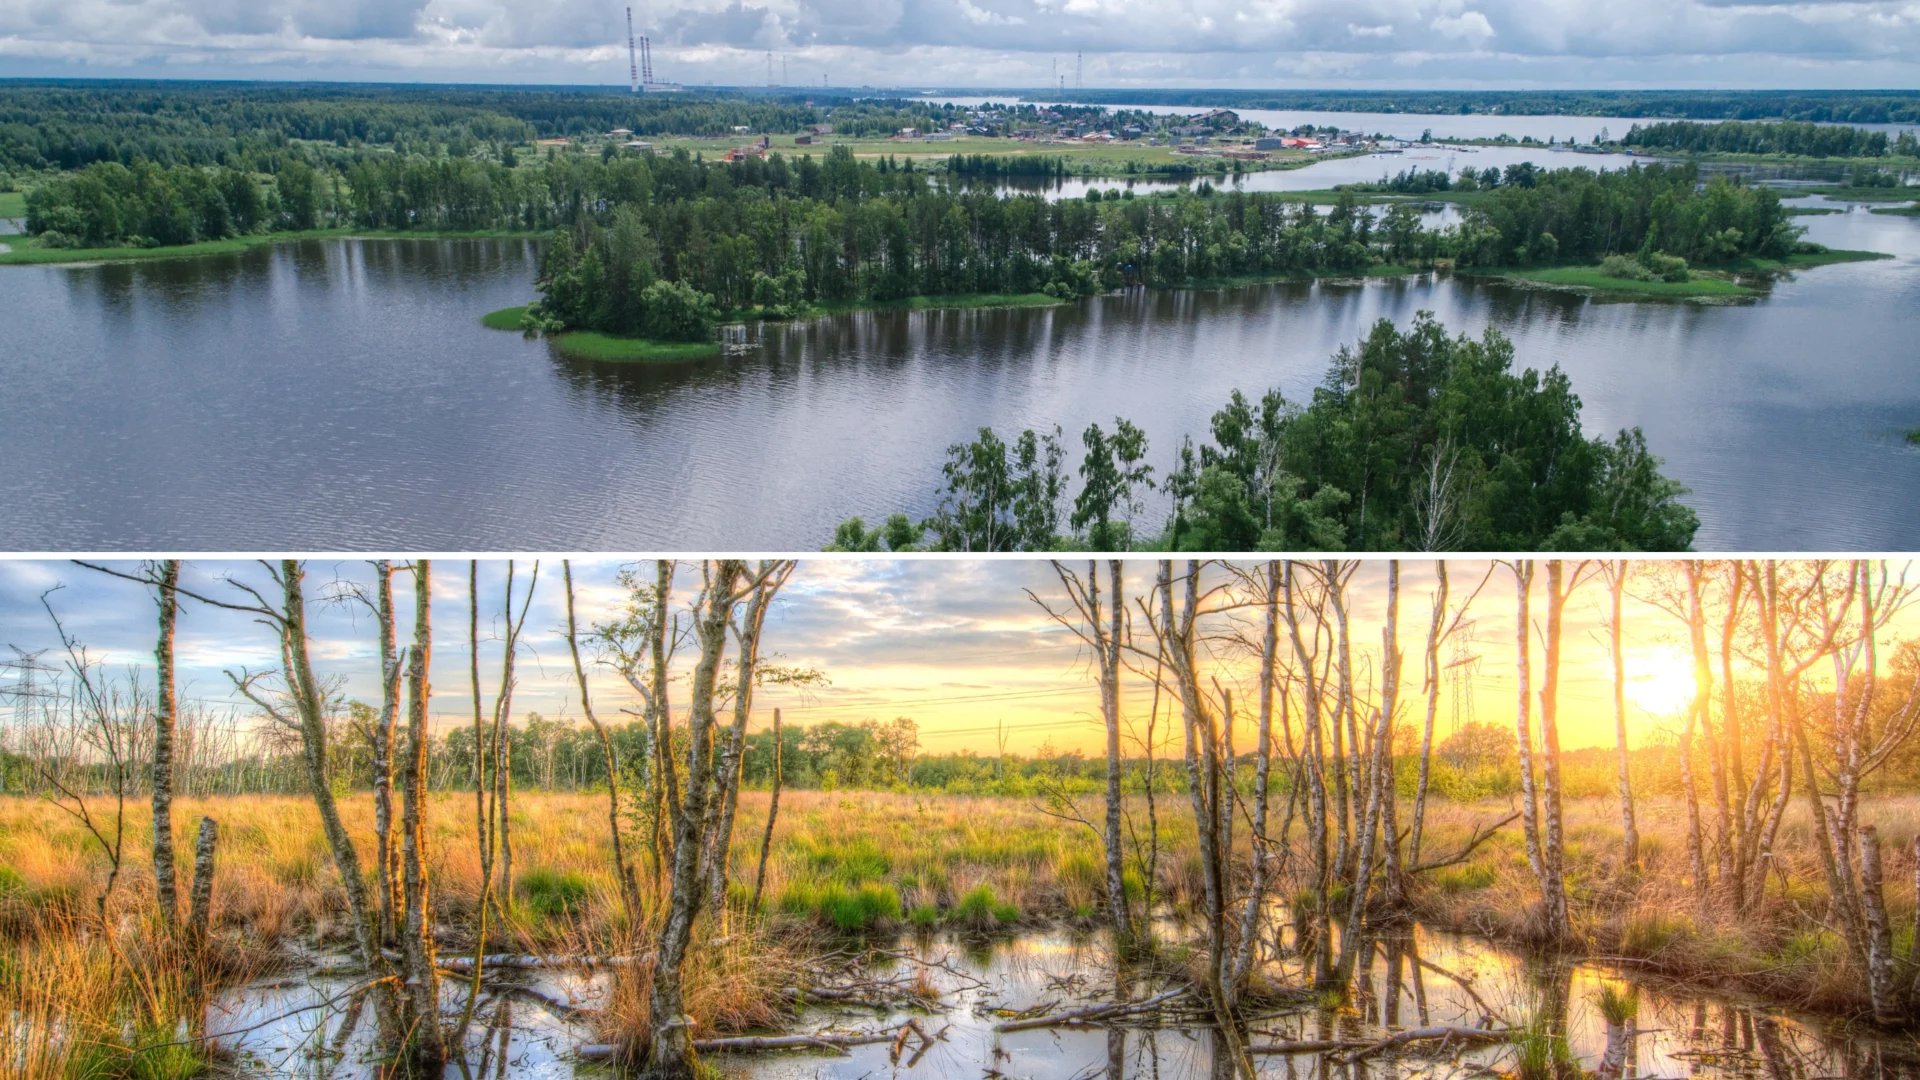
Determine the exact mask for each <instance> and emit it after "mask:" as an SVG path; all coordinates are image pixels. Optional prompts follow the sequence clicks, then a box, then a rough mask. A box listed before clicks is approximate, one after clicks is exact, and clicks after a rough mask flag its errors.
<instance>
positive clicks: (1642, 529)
mask: <svg viewBox="0 0 1920 1080" xmlns="http://www.w3.org/2000/svg"><path fill="white" fill-rule="evenodd" d="M1514 363H1515V357H1514V352H1513V346H1512V344H1511V342H1509V341H1508V340H1507V339H1506V338H1505V337H1504V336H1502V335H1501V334H1500V333H1499V332H1498V331H1496V330H1488V331H1487V332H1486V334H1485V336H1484V337H1482V338H1481V339H1480V340H1477V341H1476V340H1473V339H1470V338H1467V337H1465V336H1464V335H1462V336H1460V337H1454V338H1450V337H1448V335H1447V332H1446V328H1445V327H1443V326H1441V325H1440V324H1439V323H1437V322H1435V321H1434V320H1433V319H1432V317H1431V316H1430V315H1422V316H1421V317H1419V318H1418V319H1416V320H1415V321H1414V323H1413V324H1412V325H1410V326H1409V327H1407V328H1406V329H1405V330H1404V331H1403V330H1401V329H1399V328H1397V327H1395V326H1394V325H1393V324H1392V323H1390V322H1387V321H1384V320H1382V321H1381V322H1379V323H1377V324H1376V325H1375V326H1374V327H1373V328H1372V330H1371V331H1370V332H1369V333H1368V335H1367V337H1366V338H1364V339H1362V340H1361V341H1360V342H1359V343H1358V344H1357V345H1356V346H1354V347H1350V348H1343V349H1341V351H1340V352H1339V353H1338V354H1336V355H1335V356H1334V357H1333V360H1332V362H1331V364H1330V365H1329V368H1328V372H1327V378H1326V380H1325V381H1324V383H1323V384H1322V385H1321V386H1320V387H1319V388H1317V389H1315V390H1314V392H1313V397H1312V400H1311V401H1308V402H1289V401H1287V400H1286V399H1285V398H1284V397H1283V396H1282V395H1281V394H1280V393H1279V392H1278V391H1268V392H1267V393H1265V394H1264V395H1263V396H1262V397H1261V398H1259V399H1258V400H1257V401H1255V400H1250V399H1248V398H1247V397H1245V396H1243V395H1242V394H1240V393H1239V392H1237V391H1236V392H1235V393H1234V395H1233V397H1232V399H1231V400H1230V401H1229V402H1228V403H1227V404H1226V406H1225V407H1224V408H1222V409H1221V410H1220V411H1219V412H1217V413H1215V414H1214V417H1213V421H1212V424H1211V428H1210V432H1209V433H1208V434H1209V436H1210V437H1209V438H1207V439H1205V440H1204V441H1201V442H1200V443H1198V445H1196V442H1195V440H1194V439H1193V438H1191V437H1189V438H1188V439H1186V440H1185V441H1183V442H1182V443H1181V445H1180V446H1179V448H1178V449H1177V451H1176V452H1175V454H1174V459H1173V463H1172V465H1171V466H1170V467H1166V468H1164V469H1163V470H1160V471H1157V470H1156V468H1155V466H1154V465H1153V464H1151V463H1150V461H1149V458H1148V450H1149V448H1148V445H1147V438H1146V436H1145V434H1144V433H1143V432H1142V431H1141V430H1140V429H1139V428H1137V427H1135V426H1134V425H1133V424H1131V423H1129V422H1128V421H1127V420H1125V419H1117V420H1116V421H1115V425H1114V428H1113V429H1112V431H1111V433H1110V432H1109V431H1108V430H1107V429H1105V428H1103V427H1102V425H1100V424H1093V425H1090V426H1089V427H1088V428H1087V430H1086V431H1085V432H1084V433H1083V434H1082V436H1081V440H1080V441H1081V443H1082V444H1083V446H1084V450H1085V452H1084V454H1083V456H1082V457H1081V460H1080V463H1079V464H1078V466H1077V468H1076V469H1075V472H1077V475H1078V478H1079V481H1080V483H1079V490H1078V492H1077V493H1075V492H1074V491H1073V490H1072V488H1073V483H1072V479H1071V478H1070V476H1069V466H1068V457H1067V454H1068V451H1067V448H1066V447H1065V446H1064V445H1063V441H1062V434H1061V432H1059V431H1058V430H1055V431H1053V432H1051V433H1048V432H1035V431H1032V430H1028V431H1024V432H1021V433H1020V434H1019V435H1018V437H1016V438H1013V439H1011V440H1007V439H1003V438H1002V437H1001V436H999V435H998V434H996V433H995V432H994V431H993V430H992V429H991V428H986V429H982V430H981V432H980V435H979V438H978V439H976V440H975V441H973V442H972V443H966V444H956V445H954V446H952V447H949V448H948V451H947V462H946V464H945V465H944V466H943V468H942V482H941V485H940V488H939V493H938V499H939V502H938V507H937V509H936V510H935V512H934V513H933V515H932V516H931V517H928V518H926V519H924V520H919V521H914V520H912V519H910V518H909V517H907V516H906V515H905V514H897V513H896V514H893V515H892V516H891V518H888V519H886V521H885V524H883V525H879V526H877V527H871V528H870V527H869V526H868V525H867V523H866V520H864V519H862V518H859V517H855V518H851V519H848V520H847V521H845V522H843V523H842V524H841V525H840V527H839V529H838V530H837V531H836V532H835V534H834V538H833V540H832V543H831V545H830V547H829V550H836V551H883V550H890V551H906V550H919V549H922V548H925V549H930V550H936V551H1061V550H1073V549H1091V550H1095V551H1124V550H1130V549H1138V550H1174V551H1261V550H1267V551H1278V550H1295V551H1297V550H1321V551H1341V550H1347V551H1352V550H1362V551H1379V550H1387V551H1395V550H1407V549H1410V548H1411V549H1417V550H1428V551H1449V550H1455V551H1462V550H1464V551H1493V550H1502V551H1514V550H1519V551H1532V550H1555V551H1573V550H1579V551H1598V550H1616V551H1617V550H1656V551H1671V550H1685V549H1686V548H1687V547H1688V546H1689V545H1690V544H1691V543H1692V541H1693V535H1694V532H1695V531H1696V530H1697V529H1698V528H1699V520H1698V518H1697V517H1696V516H1695V515H1694V513H1693V511H1692V510H1689V509H1688V508H1687V507H1686V506H1685V505H1684V504H1682V503H1681V501H1680V499H1681V497H1682V496H1683V495H1685V494H1686V489H1685V488H1683V487H1681V486H1680V485H1679V484H1678V483H1676V482H1675V481H1673V480H1671V479H1669V478H1667V477H1664V476H1662V475H1661V474H1660V471H1659V468H1660V460H1659V458H1657V457H1655V456H1654V455H1653V454H1652V452H1651V451H1650V450H1649V449H1648V448H1647V445H1646V440H1645V439H1644V437H1643V436H1642V435H1641V434H1640V432H1639V430H1638V429H1637V428H1636V429H1634V430H1632V431H1621V432H1619V433H1618V434H1617V435H1616V436H1615V437H1614V438H1612V439H1610V440H1609V439H1605V438H1601V437H1591V438H1589V437H1588V436H1587V435H1586V434H1585V433H1584V432H1583V430H1582V428H1581V425H1580V399H1579V397H1578V396H1577V395H1576V394H1575V393H1574V391H1573V387H1572V385H1571V384H1570V383H1569V381H1568V380H1567V377H1566V376H1565V375H1564V374H1563V373H1561V372H1560V371H1559V370H1558V369H1557V368H1555V369H1550V370H1548V371H1546V372H1544V373H1542V372H1539V371H1535V370H1533V369H1526V370H1522V371H1517V372H1516V371H1515V370H1514ZM1156 490H1157V491H1158V492H1160V494H1161V496H1162V498H1163V500H1164V501H1163V502H1162V503H1161V504H1160V505H1164V506H1165V507H1166V508H1167V509H1166V513H1167V517H1166V518H1165V519H1164V520H1163V521H1162V522H1160V523H1158V524H1157V525H1156V523H1155V522H1153V521H1152V520H1150V519H1149V518H1148V517H1147V516H1146V510H1145V507H1146V505H1147V500H1148V498H1149V496H1150V493H1152V492H1154V491H1156ZM876 520H879V519H876Z"/></svg>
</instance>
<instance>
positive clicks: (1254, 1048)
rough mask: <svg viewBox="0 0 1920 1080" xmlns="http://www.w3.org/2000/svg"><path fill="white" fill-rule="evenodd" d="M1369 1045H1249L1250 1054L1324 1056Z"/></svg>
mask: <svg viewBox="0 0 1920 1080" xmlns="http://www.w3.org/2000/svg"><path fill="white" fill-rule="evenodd" d="M1371 1045H1372V1044H1371V1043H1367V1042H1363V1041H1361V1040H1359V1039H1303V1040H1301V1041H1299V1042H1273V1043H1251V1044H1249V1045H1248V1046H1247V1052H1248V1053H1251V1054H1325V1053H1328V1052H1330V1051H1333V1050H1363V1049H1365V1048H1367V1047H1368V1046H1371Z"/></svg>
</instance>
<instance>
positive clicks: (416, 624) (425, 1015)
mask: <svg viewBox="0 0 1920 1080" xmlns="http://www.w3.org/2000/svg"><path fill="white" fill-rule="evenodd" d="M432 572H433V566H432V563H431V562H429V561H428V560H426V559H415V560H414V562H413V647H412V649H411V650H410V652H409V655H408V670H407V757H406V763H405V767H404V768H403V769H402V770H401V772H400V785H401V786H400V813H401V828H402V830H403V835H402V837H401V849H402V850H401V857H402V859H403V861H404V864H405V870H404V873H405V882H404V886H403V894H404V896H405V899H406V935H405V936H406V942H405V945H404V947H403V952H404V954H405V955H406V958H407V959H406V963H407V988H408V990H409V992H410V993H411V994H412V997H413V1023H414V1031H415V1037H416V1038H417V1039H418V1040H419V1043H418V1046H419V1049H418V1056H419V1058H420V1060H421V1061H423V1062H424V1063H426V1064H427V1065H429V1066H438V1065H440V1064H442V1063H444V1062H445V1061H446V1059H447V1047H446V1039H445V1035H444V1034H443V1033H442V1031H441V1028H440V974H439V969H438V968H437V967H435V965H434V959H433V910H432V904H431V899H432V898H431V896H430V895H429V892H428V882H427V859H428V856H427V750H428V743H429V742H430V741H431V739H432V734H431V732H429V731H428V730H427V697H428V695H429V693H431V691H430V689H429V687H428V685H427V672H428V670H429V667H430V665H431V663H432V652H433V615H432V603H433V583H432Z"/></svg>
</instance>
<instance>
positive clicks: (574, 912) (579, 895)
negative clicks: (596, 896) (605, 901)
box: [520, 867, 593, 919]
mask: <svg viewBox="0 0 1920 1080" xmlns="http://www.w3.org/2000/svg"><path fill="white" fill-rule="evenodd" d="M592 891H593V890H592V887H591V886H590V885H589V884H588V883H587V879H586V877H585V876H583V875H581V874H578V873H574V872H572V871H562V870H552V869H548V868H546V867H535V868H533V869H531V870H528V871H527V872H526V873H524V874H522V875H520V894H521V896H522V897H523V898H525V901H526V906H527V908H528V910H530V911H532V912H533V913H534V914H535V915H537V916H539V917H540V918H542V919H570V918H574V917H576V916H578V915H580V914H582V913H583V912H584V911H585V910H586V906H587V900H588V898H589V896H591V894H592Z"/></svg>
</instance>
